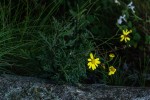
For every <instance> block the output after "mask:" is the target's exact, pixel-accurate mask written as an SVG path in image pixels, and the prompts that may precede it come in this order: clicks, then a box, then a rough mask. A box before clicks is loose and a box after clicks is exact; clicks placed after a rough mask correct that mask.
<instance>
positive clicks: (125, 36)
mask: <svg viewBox="0 0 150 100" xmlns="http://www.w3.org/2000/svg"><path fill="white" fill-rule="evenodd" d="M131 32H132V30H129V31H128V29H126V30H123V34H122V35H121V36H120V38H121V39H120V42H122V41H123V40H124V41H125V42H127V41H130V37H129V36H128V35H129V34H130V33H131Z"/></svg>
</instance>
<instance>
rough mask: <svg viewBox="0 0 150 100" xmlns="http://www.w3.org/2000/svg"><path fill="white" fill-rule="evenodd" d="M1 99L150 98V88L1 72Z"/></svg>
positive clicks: (133, 99)
mask: <svg viewBox="0 0 150 100" xmlns="http://www.w3.org/2000/svg"><path fill="white" fill-rule="evenodd" d="M0 100H150V88H149V87H124V86H122V87H121V86H107V85H104V84H77V85H75V86H73V85H67V84H63V85H57V84H52V83H51V82H49V81H48V80H44V79H40V78H34V77H25V76H15V75H1V76H0Z"/></svg>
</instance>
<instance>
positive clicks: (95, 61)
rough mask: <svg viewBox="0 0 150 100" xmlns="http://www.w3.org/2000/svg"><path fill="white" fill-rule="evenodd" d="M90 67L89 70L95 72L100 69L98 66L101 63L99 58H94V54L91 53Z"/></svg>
mask: <svg viewBox="0 0 150 100" xmlns="http://www.w3.org/2000/svg"><path fill="white" fill-rule="evenodd" d="M88 61H89V62H88V64H87V65H88V66H89V69H92V70H95V69H96V67H98V64H100V63H101V62H100V61H99V58H96V59H95V58H94V56H93V54H92V53H90V58H89V59H88Z"/></svg>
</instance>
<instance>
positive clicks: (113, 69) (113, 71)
mask: <svg viewBox="0 0 150 100" xmlns="http://www.w3.org/2000/svg"><path fill="white" fill-rule="evenodd" d="M115 72H116V69H115V68H114V67H113V66H110V67H109V73H108V75H113V74H114V73H115Z"/></svg>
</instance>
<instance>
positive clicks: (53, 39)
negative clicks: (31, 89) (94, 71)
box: [38, 19, 93, 83]
mask: <svg viewBox="0 0 150 100" xmlns="http://www.w3.org/2000/svg"><path fill="white" fill-rule="evenodd" d="M76 31H77V30H76V27H75V26H72V25H71V23H68V22H62V23H60V22H58V21H57V20H56V19H54V21H53V23H52V26H51V32H48V33H46V34H44V33H39V34H40V37H41V39H40V40H39V43H40V55H39V56H38V58H39V61H40V63H41V66H42V68H43V70H44V71H45V73H47V74H48V76H49V77H50V79H52V80H55V81H56V82H64V81H66V82H69V83H76V82H79V80H80V79H81V78H85V77H86V59H85V58H86V57H87V54H88V53H89V52H90V51H91V50H92V48H93V47H92V46H93V44H92V43H91V42H90V41H89V38H90V34H89V33H88V32H87V31H86V30H84V31H82V32H76Z"/></svg>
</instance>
